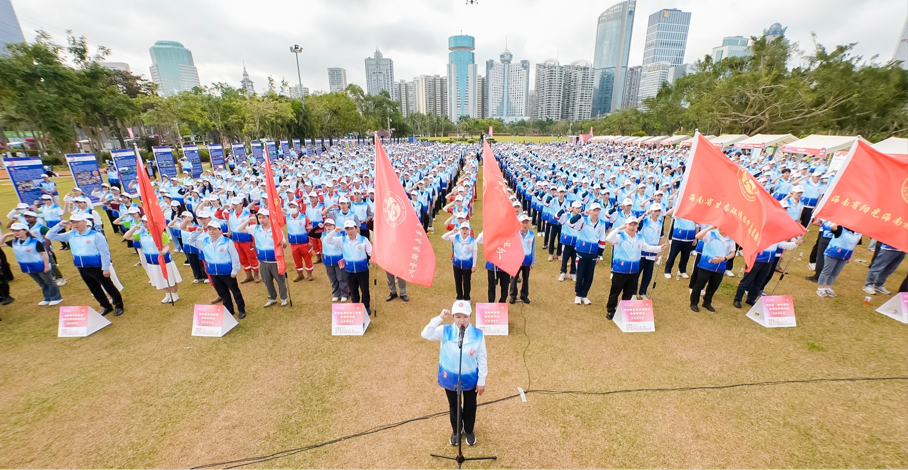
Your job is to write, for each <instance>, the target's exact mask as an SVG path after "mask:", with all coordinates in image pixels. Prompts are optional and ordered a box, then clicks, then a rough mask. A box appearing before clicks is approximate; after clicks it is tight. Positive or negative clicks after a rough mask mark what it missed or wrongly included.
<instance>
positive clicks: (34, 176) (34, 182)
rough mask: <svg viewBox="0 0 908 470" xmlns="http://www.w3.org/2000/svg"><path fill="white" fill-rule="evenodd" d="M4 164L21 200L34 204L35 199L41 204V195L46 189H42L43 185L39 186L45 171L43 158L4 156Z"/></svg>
mask: <svg viewBox="0 0 908 470" xmlns="http://www.w3.org/2000/svg"><path fill="white" fill-rule="evenodd" d="M3 165H5V166H6V172H7V173H8V174H9V179H10V180H11V181H12V182H13V188H15V190H16V195H18V196H19V202H24V203H26V204H34V203H35V201H38V203H39V204H40V201H41V196H42V195H43V194H44V191H41V187H40V186H38V184H39V183H41V181H43V180H42V179H41V174H42V173H44V164H42V163H41V158H39V157H26V158H4V159H3Z"/></svg>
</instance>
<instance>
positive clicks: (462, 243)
mask: <svg viewBox="0 0 908 470" xmlns="http://www.w3.org/2000/svg"><path fill="white" fill-rule="evenodd" d="M474 241H475V239H474V238H473V237H471V236H469V235H467V238H466V240H465V239H463V237H461V236H460V234H459V233H458V234H457V235H455V236H454V240H453V241H452V242H451V243H452V245H453V247H454V249H453V254H452V255H451V260H452V261H453V262H454V267H455V268H460V269H472V268H473V256H474V255H475V253H474V252H473V243H474Z"/></svg>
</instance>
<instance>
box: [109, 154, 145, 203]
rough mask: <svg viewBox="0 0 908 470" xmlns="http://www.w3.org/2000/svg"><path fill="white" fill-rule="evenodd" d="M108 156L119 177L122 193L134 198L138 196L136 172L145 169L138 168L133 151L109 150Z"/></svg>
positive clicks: (137, 176)
mask: <svg viewBox="0 0 908 470" xmlns="http://www.w3.org/2000/svg"><path fill="white" fill-rule="evenodd" d="M110 156H111V157H112V158H113V162H114V166H115V167H117V173H119V175H120V185H121V186H123V192H124V193H126V194H127V195H128V196H129V197H136V196H137V195H138V194H139V175H138V174H137V172H139V171H145V168H139V166H138V165H139V163H138V162H137V161H136V152H135V150H132V149H125V150H111V151H110Z"/></svg>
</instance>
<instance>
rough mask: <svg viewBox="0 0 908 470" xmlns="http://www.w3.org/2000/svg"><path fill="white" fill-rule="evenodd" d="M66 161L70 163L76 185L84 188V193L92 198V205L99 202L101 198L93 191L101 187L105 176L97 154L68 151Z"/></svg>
mask: <svg viewBox="0 0 908 470" xmlns="http://www.w3.org/2000/svg"><path fill="white" fill-rule="evenodd" d="M66 163H68V164H69V170H70V171H71V172H72V175H73V180H74V181H75V182H76V186H77V187H78V188H79V189H81V190H82V194H83V195H85V196H87V197H88V198H89V199H91V204H92V205H95V204H98V203H99V202H100V199H98V197H97V196H93V195H92V193H94V192H95V191H98V190H100V189H101V184H102V183H104V178H102V177H101V168H100V167H98V161H97V160H95V154H93V153H68V154H66Z"/></svg>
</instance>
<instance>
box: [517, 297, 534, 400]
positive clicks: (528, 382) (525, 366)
mask: <svg viewBox="0 0 908 470" xmlns="http://www.w3.org/2000/svg"><path fill="white" fill-rule="evenodd" d="M524 305H526V304H525V303H523V302H521V303H520V316H521V317H522V318H523V336H526V338H527V345H526V346H524V348H523V367H524V368H526V370H527V388H526V391H529V390H530V385H531V384H532V383H533V381H532V380H531V379H530V364H529V363H528V362H527V349H530V335H529V333H527V317H526V315H524V314H523V306H524Z"/></svg>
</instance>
